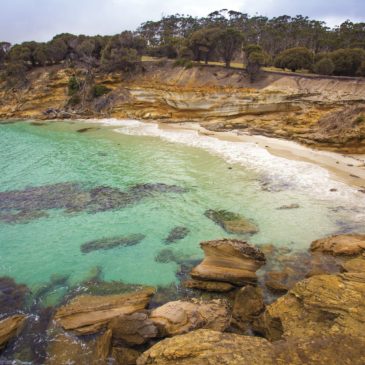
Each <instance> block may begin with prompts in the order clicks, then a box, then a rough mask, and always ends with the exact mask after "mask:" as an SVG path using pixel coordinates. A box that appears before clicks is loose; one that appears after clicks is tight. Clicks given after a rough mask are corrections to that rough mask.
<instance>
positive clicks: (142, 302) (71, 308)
mask: <svg viewBox="0 0 365 365" xmlns="http://www.w3.org/2000/svg"><path fill="white" fill-rule="evenodd" d="M154 292H155V290H154V289H152V288H146V289H143V290H140V291H137V292H135V293H128V294H122V295H109V296H91V295H80V296H78V297H76V298H74V299H72V300H71V301H70V302H69V303H68V304H66V305H64V306H63V307H61V308H59V309H58V310H57V312H56V314H55V316H54V319H55V320H56V322H57V323H59V324H60V325H61V326H62V327H63V328H64V329H65V330H70V331H73V332H75V333H76V334H78V335H86V334H91V333H96V332H98V331H100V330H101V329H102V328H104V327H106V325H107V324H108V323H109V322H110V321H111V320H112V319H113V318H115V317H118V316H120V315H127V314H132V313H135V312H138V311H141V310H143V309H145V308H146V307H147V306H148V303H149V301H150V298H151V296H152V295H153V294H154Z"/></svg>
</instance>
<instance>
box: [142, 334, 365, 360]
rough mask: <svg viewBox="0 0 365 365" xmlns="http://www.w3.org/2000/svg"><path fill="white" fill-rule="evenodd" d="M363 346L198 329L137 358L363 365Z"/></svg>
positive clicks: (345, 339)
mask: <svg viewBox="0 0 365 365" xmlns="http://www.w3.org/2000/svg"><path fill="white" fill-rule="evenodd" d="M364 344H365V341H364V340H363V339H360V338H353V337H351V336H343V335H341V334H338V335H335V336H331V337H330V336H326V335H325V334H323V335H319V336H316V337H312V338H302V339H298V338H295V339H290V340H288V341H278V342H275V343H271V342H269V341H267V340H266V339H264V338H260V337H253V336H241V335H237V334H233V333H221V332H217V331H212V330H208V329H199V330H197V331H193V332H189V333H187V334H184V335H180V336H175V337H172V338H168V339H165V340H163V341H160V342H158V343H157V344H156V345H154V346H152V347H151V348H150V349H148V350H147V351H146V352H144V353H143V354H142V355H141V356H140V357H139V358H138V360H137V365H208V364H209V365H223V364H227V365H228V364H229V365H284V364H290V365H304V364H308V365H309V364H310V365H328V364H331V365H344V364H351V365H363V364H364V359H365V346H364ZM339 349H341V351H339Z"/></svg>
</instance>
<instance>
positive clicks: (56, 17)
mask: <svg viewBox="0 0 365 365" xmlns="http://www.w3.org/2000/svg"><path fill="white" fill-rule="evenodd" d="M222 7H224V8H226V9H228V10H236V11H241V12H243V13H247V14H249V15H256V14H258V15H264V16H268V17H273V16H278V15H284V14H285V15H292V16H295V15H298V14H301V15H305V16H309V17H310V18H314V19H318V20H324V21H326V22H327V24H328V25H330V26H335V25H338V24H340V23H341V22H343V21H345V20H347V19H350V20H352V21H354V22H359V21H363V22H365V0H299V1H298V0H224V1H222V0H164V1H163V0H0V41H8V42H11V43H13V44H14V43H20V42H23V41H28V40H36V41H48V40H50V39H51V38H52V37H53V36H54V35H56V34H59V33H64V32H68V33H73V34H88V35H95V34H101V35H107V34H117V33H120V32H122V31H123V30H135V29H136V28H137V27H138V26H139V25H140V24H141V23H143V22H145V21H147V20H158V19H160V18H161V17H162V16H163V15H170V14H176V13H180V14H189V15H193V16H206V15H208V14H209V13H211V12H212V11H215V10H220V9H222Z"/></svg>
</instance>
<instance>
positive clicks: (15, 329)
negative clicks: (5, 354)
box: [0, 315, 26, 350]
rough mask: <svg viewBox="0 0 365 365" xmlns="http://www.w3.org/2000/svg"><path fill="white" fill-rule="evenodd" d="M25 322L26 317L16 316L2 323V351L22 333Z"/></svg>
mask: <svg viewBox="0 0 365 365" xmlns="http://www.w3.org/2000/svg"><path fill="white" fill-rule="evenodd" d="M25 320H26V316H24V315H15V316H11V317H8V318H5V319H2V320H1V321H0V350H2V349H3V348H4V347H5V346H6V344H7V343H8V342H9V340H11V339H12V338H13V337H14V336H16V335H17V334H18V333H19V332H20V331H21V329H22V328H23V326H24V323H25Z"/></svg>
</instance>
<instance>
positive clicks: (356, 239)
mask: <svg viewBox="0 0 365 365" xmlns="http://www.w3.org/2000/svg"><path fill="white" fill-rule="evenodd" d="M310 249H311V251H312V252H323V253H328V254H331V255H345V256H346V255H348V256H351V255H359V254H361V253H362V252H365V234H344V235H337V236H331V237H326V238H322V239H320V240H316V241H314V242H312V244H311V248H310Z"/></svg>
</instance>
